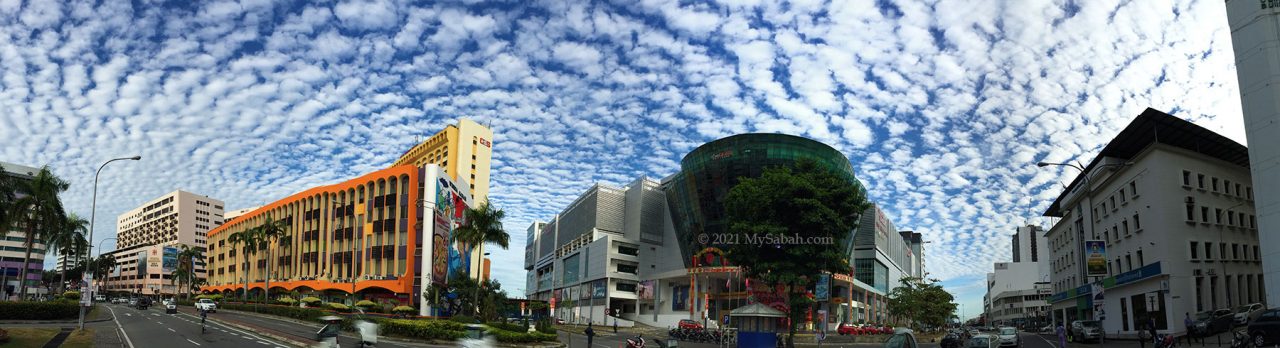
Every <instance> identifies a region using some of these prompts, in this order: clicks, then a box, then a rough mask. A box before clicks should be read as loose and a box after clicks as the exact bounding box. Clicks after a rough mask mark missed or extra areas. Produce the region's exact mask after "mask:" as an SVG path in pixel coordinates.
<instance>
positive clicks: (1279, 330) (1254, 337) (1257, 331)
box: [1246, 308, 1280, 347]
mask: <svg viewBox="0 0 1280 348" xmlns="http://www.w3.org/2000/svg"><path fill="white" fill-rule="evenodd" d="M1246 330H1247V331H1246V332H1248V333H1249V339H1250V340H1251V341H1253V345H1254V347H1265V346H1269V345H1274V344H1278V343H1280V308H1276V309H1267V310H1263V311H1262V312H1261V313H1258V316H1257V317H1255V318H1253V321H1251V322H1249V327H1248V328H1247V329H1246Z"/></svg>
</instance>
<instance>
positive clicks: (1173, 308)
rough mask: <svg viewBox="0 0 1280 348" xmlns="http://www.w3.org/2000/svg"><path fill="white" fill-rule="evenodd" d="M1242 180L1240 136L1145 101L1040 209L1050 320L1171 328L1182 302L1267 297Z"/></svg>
mask: <svg viewBox="0 0 1280 348" xmlns="http://www.w3.org/2000/svg"><path fill="white" fill-rule="evenodd" d="M1251 186H1252V184H1251V178H1250V171H1249V157H1248V150H1247V149H1246V148H1245V147H1244V146H1242V145H1240V144H1238V143H1236V142H1234V141H1231V140H1230V139H1227V138H1225V137H1222V136H1220V135H1218V134H1215V133H1213V132H1210V131H1208V130H1206V129H1204V128H1201V127H1199V126H1196V125H1194V124H1191V123H1190V122H1187V121H1184V120H1181V119H1179V118H1176V117H1173V116H1170V115H1168V114H1165V113H1163V112H1160V111H1156V110H1152V109H1147V110H1146V111H1144V112H1143V113H1142V114H1141V115H1139V116H1138V117H1137V118H1136V119H1134V121H1133V122H1132V123H1130V124H1129V126H1128V127H1126V128H1125V129H1124V130H1122V131H1121V132H1120V134H1119V135H1117V136H1116V138H1115V139H1113V140H1112V141H1111V142H1110V143H1109V144H1108V145H1107V146H1106V147H1105V148H1103V149H1102V151H1101V152H1100V153H1099V155H1098V157H1097V158H1095V159H1094V160H1093V161H1091V162H1089V165H1088V166H1086V167H1085V170H1084V174H1082V175H1081V176H1079V177H1077V178H1076V179H1075V180H1074V181H1073V182H1072V183H1071V185H1069V186H1068V188H1067V190H1066V191H1065V192H1064V193H1063V194H1062V195H1060V196H1059V197H1058V199H1057V200H1055V201H1054V203H1053V204H1052V205H1050V208H1049V210H1048V211H1046V213H1045V215H1046V216H1050V217H1055V218H1059V220H1058V222H1057V223H1056V224H1054V226H1053V227H1052V228H1050V229H1049V232H1048V233H1047V235H1046V237H1047V238H1048V240H1049V245H1050V258H1049V260H1050V262H1051V266H1050V267H1051V270H1052V273H1051V276H1050V282H1051V289H1052V291H1053V292H1054V295H1053V296H1051V297H1050V303H1051V304H1052V310H1053V320H1054V321H1055V322H1066V323H1069V322H1071V321H1074V320H1089V319H1100V320H1101V321H1102V327H1103V329H1104V330H1105V331H1106V332H1108V333H1109V334H1108V335H1109V336H1108V337H1112V336H1110V335H1115V336H1119V337H1134V336H1135V335H1136V334H1137V332H1138V330H1139V327H1140V325H1139V324H1140V323H1142V322H1144V319H1146V318H1152V319H1154V320H1155V322H1156V326H1157V329H1158V330H1159V331H1160V332H1162V333H1173V334H1178V335H1181V334H1184V333H1185V328H1184V327H1183V325H1181V324H1180V323H1181V320H1182V318H1183V313H1196V312H1201V311H1209V310H1213V309H1220V308H1232V307H1234V306H1238V305H1241V304H1248V303H1263V304H1266V303H1267V297H1266V296H1265V291H1264V290H1265V286H1264V283H1265V280H1264V279H1265V277H1264V276H1263V274H1262V261H1261V253H1260V250H1259V246H1260V243H1259V239H1258V224H1257V217H1256V215H1255V214H1256V213H1255V212H1254V208H1253V204H1254V203H1253V202H1254V199H1253V194H1252V189H1251ZM1085 241H1090V242H1088V243H1089V244H1101V245H1105V247H1103V248H1100V249H1094V248H1089V249H1086V248H1085V245H1086V242H1085ZM1090 269H1092V270H1090ZM1089 271H1093V272H1092V273H1091V272H1089ZM1091 274H1097V275H1091Z"/></svg>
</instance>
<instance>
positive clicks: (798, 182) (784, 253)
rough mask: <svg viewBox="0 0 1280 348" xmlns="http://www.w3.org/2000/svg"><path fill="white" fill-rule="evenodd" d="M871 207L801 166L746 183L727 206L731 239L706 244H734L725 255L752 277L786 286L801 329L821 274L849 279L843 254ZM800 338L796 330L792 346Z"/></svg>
mask: <svg viewBox="0 0 1280 348" xmlns="http://www.w3.org/2000/svg"><path fill="white" fill-rule="evenodd" d="M868 207H869V204H868V203H867V199H866V195H865V194H864V193H863V191H862V190H861V189H860V188H859V187H858V186H857V185H855V184H854V183H851V182H849V181H847V179H846V178H845V177H843V176H841V175H840V174H838V173H836V172H834V171H832V170H830V169H827V168H824V167H822V166H820V165H819V164H818V163H817V162H815V161H813V160H809V159H801V160H800V161H798V162H797V163H796V166H795V167H794V168H790V167H781V166H780V167H771V168H767V169H765V171H764V173H763V174H762V175H761V176H759V177H756V178H743V179H741V181H739V182H738V184H737V185H735V186H734V187H733V188H732V189H730V191H729V195H728V197H727V198H726V199H725V210H726V216H727V218H728V222H729V229H728V233H729V234H730V235H731V236H729V237H727V238H725V237H717V236H708V237H707V238H706V239H708V240H710V239H713V238H714V239H718V240H722V241H732V243H725V244H726V245H724V247H723V249H724V250H725V251H726V257H727V258H728V259H729V260H730V262H732V263H733V264H736V265H740V266H742V269H743V273H744V274H745V275H746V276H747V277H749V278H751V279H755V280H759V281H762V282H764V283H765V284H769V285H775V286H776V285H786V286H788V288H789V289H790V290H789V292H790V293H789V294H788V295H787V296H786V298H787V299H788V308H789V312H790V313H788V314H789V315H790V317H791V319H792V322H799V321H800V319H802V318H803V315H804V313H805V312H806V311H807V310H808V307H809V305H810V304H812V303H813V301H812V300H810V299H809V298H808V296H806V295H805V294H804V293H803V292H804V289H806V287H807V286H808V285H809V284H810V283H811V282H812V281H814V280H815V279H816V277H817V276H818V275H819V274H823V273H849V272H850V265H849V255H848V254H847V252H848V251H847V250H845V248H844V246H845V245H847V242H848V241H849V238H852V237H853V230H854V228H855V227H856V226H857V222H858V216H859V215H860V214H861V213H862V212H863V211H865V210H866V209H867V208H868ZM702 238H703V237H701V236H699V239H702ZM760 241H767V242H766V243H761V242H760ZM794 335H795V325H792V327H791V332H790V334H789V335H788V337H787V342H788V345H789V346H790V345H792V342H793V336H794Z"/></svg>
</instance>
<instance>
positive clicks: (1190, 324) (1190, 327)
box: [1182, 312, 1204, 344]
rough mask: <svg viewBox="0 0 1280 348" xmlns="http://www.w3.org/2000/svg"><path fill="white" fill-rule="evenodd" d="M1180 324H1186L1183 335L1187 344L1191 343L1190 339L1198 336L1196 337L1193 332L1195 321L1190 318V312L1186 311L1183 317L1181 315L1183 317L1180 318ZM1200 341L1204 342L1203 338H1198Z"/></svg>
mask: <svg viewBox="0 0 1280 348" xmlns="http://www.w3.org/2000/svg"><path fill="white" fill-rule="evenodd" d="M1182 325H1186V326H1187V335H1186V336H1185V337H1186V338H1187V339H1186V340H1185V341H1187V344H1191V341H1192V340H1195V339H1196V338H1198V337H1196V334H1195V328H1196V321H1195V320H1191V313H1190V312H1187V313H1186V316H1185V317H1183V319H1182ZM1200 341H1201V342H1204V338H1200Z"/></svg>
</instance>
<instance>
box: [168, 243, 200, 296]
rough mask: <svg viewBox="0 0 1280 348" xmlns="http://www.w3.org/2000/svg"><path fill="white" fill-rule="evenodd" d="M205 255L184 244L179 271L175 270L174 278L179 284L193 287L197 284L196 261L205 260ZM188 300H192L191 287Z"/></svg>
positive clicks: (180, 253)
mask: <svg viewBox="0 0 1280 348" xmlns="http://www.w3.org/2000/svg"><path fill="white" fill-rule="evenodd" d="M203 254H204V253H203V252H202V251H201V250H200V249H198V248H192V247H189V246H187V245H186V244H182V251H179V252H178V269H176V270H174V272H173V278H174V280H177V281H178V284H179V285H181V284H187V285H191V284H194V283H195V280H194V277H195V274H196V272H195V269H196V260H197V259H201V258H204V255H203ZM186 293H187V299H191V291H190V286H188V289H187V291H186Z"/></svg>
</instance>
